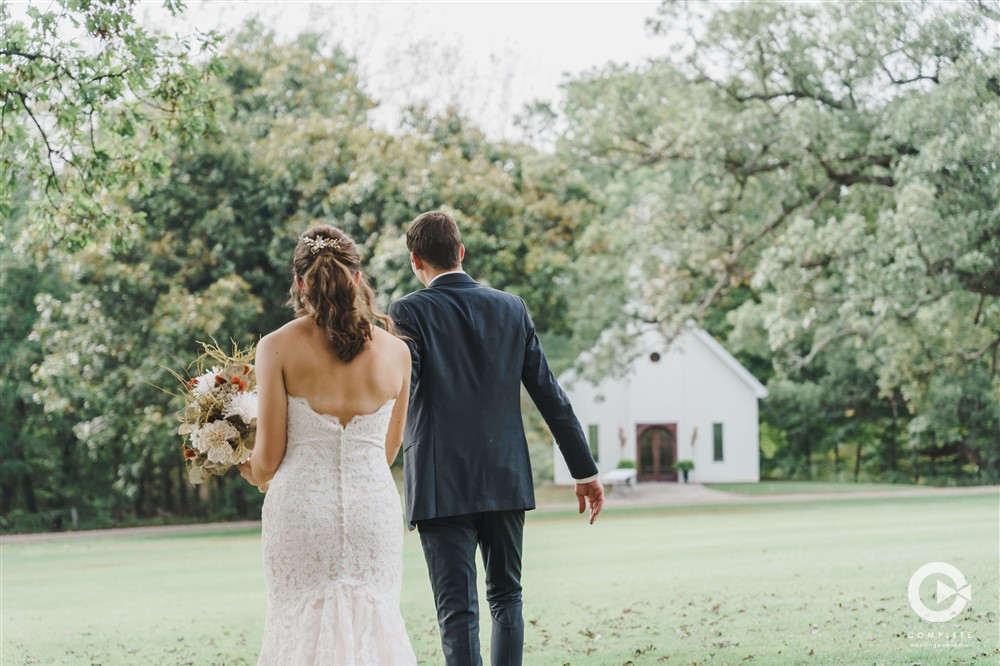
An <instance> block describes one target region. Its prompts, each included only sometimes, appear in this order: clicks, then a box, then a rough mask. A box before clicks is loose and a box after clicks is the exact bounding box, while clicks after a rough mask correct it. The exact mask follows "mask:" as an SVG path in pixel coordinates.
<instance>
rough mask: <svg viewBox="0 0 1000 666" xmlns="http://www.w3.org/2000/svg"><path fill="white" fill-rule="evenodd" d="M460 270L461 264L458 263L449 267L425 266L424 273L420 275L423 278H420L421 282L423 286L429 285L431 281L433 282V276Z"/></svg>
mask: <svg viewBox="0 0 1000 666" xmlns="http://www.w3.org/2000/svg"><path fill="white" fill-rule="evenodd" d="M425 266H426V264H425ZM460 270H462V264H459V265H458V266H452V267H451V268H431V267H430V266H427V267H426V268H425V269H424V271H423V273H424V274H423V275H422V276H420V277H422V278H424V279H423V280H421V282H423V283H424V286H425V287H429V286H430V285H431V282H434V278H436V277H437V276H439V275H444V274H445V273H454V272H455V271H460Z"/></svg>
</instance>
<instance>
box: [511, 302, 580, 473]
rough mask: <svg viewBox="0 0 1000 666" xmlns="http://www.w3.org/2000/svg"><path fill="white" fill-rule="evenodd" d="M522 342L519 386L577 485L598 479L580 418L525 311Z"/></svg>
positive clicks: (525, 310)
mask: <svg viewBox="0 0 1000 666" xmlns="http://www.w3.org/2000/svg"><path fill="white" fill-rule="evenodd" d="M524 325H525V341H524V366H523V367H522V370H521V383H522V384H524V388H526V389H527V391H528V395H530V396H531V400H532V402H534V403H535V406H536V407H538V411H539V412H541V414H542V418H544V419H545V423H546V424H547V425H548V426H549V430H551V431H552V436H553V437H554V438H555V440H556V444H558V445H559V451H560V452H561V453H562V456H563V458H564V459H565V460H566V466H567V467H569V472H570V474H571V475H572V476H573V479H574V480H575V481H576V482H577V483H578V484H585V483H589V482H592V481H595V480H596V479H597V477H598V469H597V463H595V462H594V456H593V455H592V454H591V453H590V445H589V444H588V443H587V438H586V436H585V435H584V434H583V428H582V427H581V426H580V421H579V419H577V418H576V414H574V413H573V406H572V404H570V401H569V397H567V395H566V392H565V391H563V389H562V387H561V386H559V382H557V381H556V378H555V376H553V374H552V370H550V369H549V363H548V360H547V359H546V358H545V352H544V351H543V350H542V343H541V342H540V341H539V339H538V335H537V334H536V333H535V325H534V322H532V321H531V316H530V315H529V314H528V310H527V308H525V309H524Z"/></svg>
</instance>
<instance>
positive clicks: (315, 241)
mask: <svg viewBox="0 0 1000 666" xmlns="http://www.w3.org/2000/svg"><path fill="white" fill-rule="evenodd" d="M302 242H303V243H305V244H306V245H308V246H309V252H310V253H312V254H316V253H317V252H319V251H321V250H325V249H326V248H328V247H331V248H334V249H338V248H340V246H341V240H340V239H339V238H319V237H313V238H303V239H302Z"/></svg>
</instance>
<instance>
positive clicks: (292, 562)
mask: <svg viewBox="0 0 1000 666" xmlns="http://www.w3.org/2000/svg"><path fill="white" fill-rule="evenodd" d="M393 402H394V401H392V400H390V401H389V402H387V403H385V404H384V405H382V407H381V408H379V409H378V411H376V412H374V413H373V414H362V415H359V416H356V417H354V418H353V419H351V421H350V422H348V423H347V425H346V426H345V425H342V424H341V423H340V421H339V420H338V419H337V418H336V417H334V416H329V415H326V414H319V413H317V412H315V411H314V410H313V409H312V407H311V406H310V405H309V403H308V402H307V401H306V400H304V399H302V398H297V397H294V396H289V398H288V443H287V449H286V451H285V458H284V460H283V461H282V462H281V466H280V467H279V468H278V471H277V473H276V474H275V475H274V479H273V480H272V481H271V485H270V488H269V489H268V491H267V496H266V497H265V499H264V508H263V516H262V518H263V527H262V542H263V552H264V576H265V579H266V582H267V616H266V619H265V623H264V642H263V647H262V648H261V652H260V659H259V661H258V664H259V666H277V665H280V664H288V665H289V666H306V665H307V664H323V665H324V666H325V665H330V666H347V665H356V666H362V665H363V666H395V665H402V664H416V657H415V656H414V654H413V648H412V647H411V646H410V641H409V638H408V637H407V634H406V627H405V626H404V625H403V618H402V615H401V614H400V610H399V595H400V585H401V583H402V567H403V560H402V556H403V555H402V550H403V517H402V509H401V508H400V502H399V492H398V491H397V490H396V485H395V483H394V482H393V479H392V475H391V473H390V472H389V468H388V466H386V464H385V436H386V430H387V429H388V427H389V417H390V414H391V412H392V405H393Z"/></svg>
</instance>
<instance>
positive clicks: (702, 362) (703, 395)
mask: <svg viewBox="0 0 1000 666" xmlns="http://www.w3.org/2000/svg"><path fill="white" fill-rule="evenodd" d="M681 342H682V344H683V345H684V353H683V358H684V366H685V371H684V374H685V378H686V384H685V389H686V390H685V394H686V395H685V405H684V409H685V417H686V419H685V424H684V434H683V435H681V436H680V437H679V439H680V440H681V441H682V442H684V443H685V444H688V443H690V441H691V433H692V431H693V430H694V428H695V427H697V428H698V437H697V441H696V442H695V445H694V447H693V449H694V451H693V453H694V455H693V456H691V457H692V459H693V460H694V471H692V472H691V474H690V479H691V480H692V481H697V482H699V483H709V482H713V481H714V482H724V481H731V482H736V481H744V482H748V481H760V446H759V441H760V440H759V438H758V431H757V428H758V426H757V398H756V397H755V396H754V394H753V391H752V390H751V389H750V387H749V386H747V385H746V383H745V382H744V381H743V380H742V379H740V378H739V377H738V376H737V375H736V373H735V372H733V371H732V370H731V369H730V368H729V367H728V366H726V365H725V364H724V363H722V362H721V361H720V360H719V358H718V357H717V356H716V355H715V354H714V353H713V352H712V351H710V350H709V349H708V348H707V347H706V346H705V345H704V344H702V342H701V341H700V340H698V339H697V338H696V337H695V336H694V335H691V334H688V333H685V334H684V336H683V338H682V340H681ZM713 423H722V432H723V459H722V461H721V462H715V461H714V460H713V446H712V430H713V428H712V424H713ZM687 451H688V452H689V453H690V451H691V448H690V447H688V448H687ZM678 457H679V458H686V457H688V456H687V455H679V456H678Z"/></svg>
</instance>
